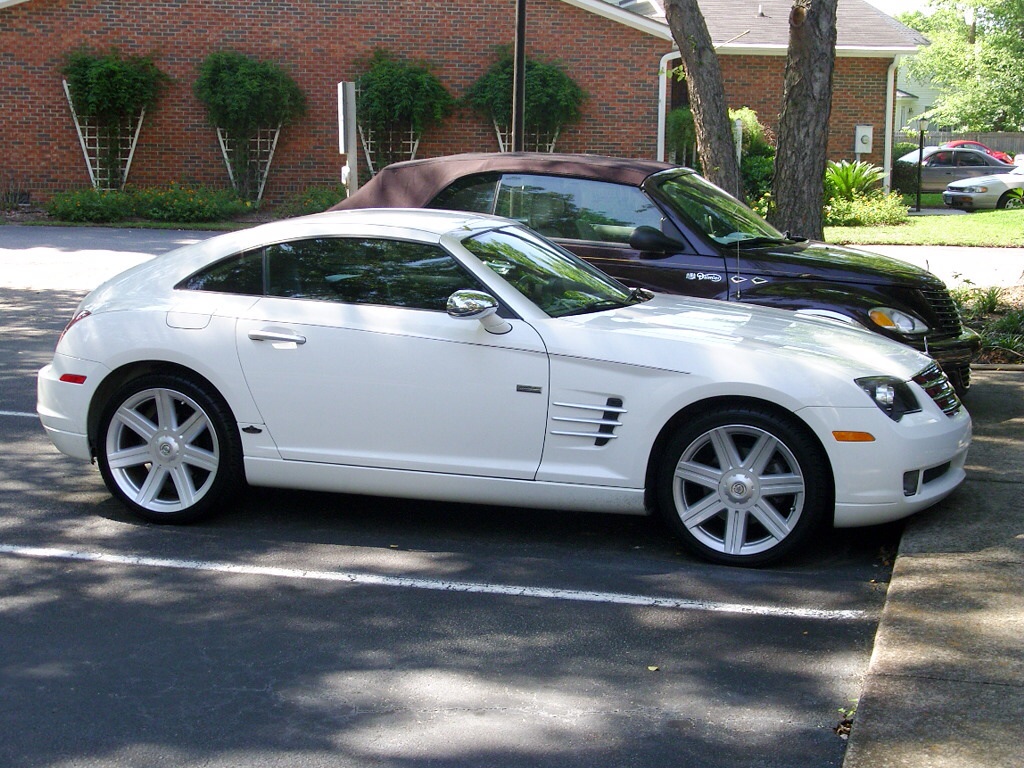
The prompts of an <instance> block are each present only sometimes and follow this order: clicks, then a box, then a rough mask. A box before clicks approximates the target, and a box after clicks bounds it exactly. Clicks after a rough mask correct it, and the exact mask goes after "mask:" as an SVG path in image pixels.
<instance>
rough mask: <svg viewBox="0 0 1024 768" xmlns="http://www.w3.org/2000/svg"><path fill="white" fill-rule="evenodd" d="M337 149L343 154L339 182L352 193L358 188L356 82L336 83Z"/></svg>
mask: <svg viewBox="0 0 1024 768" xmlns="http://www.w3.org/2000/svg"><path fill="white" fill-rule="evenodd" d="M338 149H339V151H340V152H341V154H343V155H344V156H345V166H344V167H343V168H342V170H341V182H342V184H344V185H345V186H346V187H347V188H348V194H349V195H352V194H353V193H354V192H355V191H356V190H357V189H359V171H358V168H357V161H358V159H359V137H358V134H357V132H356V84H355V83H338Z"/></svg>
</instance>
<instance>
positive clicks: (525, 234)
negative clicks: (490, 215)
mask: <svg viewBox="0 0 1024 768" xmlns="http://www.w3.org/2000/svg"><path fill="white" fill-rule="evenodd" d="M462 244H463V245H464V246H465V247H466V249H467V250H468V251H469V252H470V253H472V254H473V255H474V256H476V257H477V258H478V259H480V261H482V262H483V263H484V264H485V265H486V266H487V267H488V268H489V269H490V270H491V271H492V272H494V273H495V274H496V275H499V276H500V277H501V278H502V279H503V280H505V281H506V282H508V283H509V284H510V285H511V286H512V287H513V288H515V289H516V290H517V291H519V292H520V293H521V294H523V295H524V296H525V297H526V298H528V299H529V300H530V301H532V302H533V303H534V304H536V305H537V306H538V307H540V308H541V309H542V310H543V311H544V312H546V313H547V314H548V315H549V316H551V317H563V316H565V315H577V314H584V313H587V312H597V311H599V310H602V309H613V308H617V307H625V306H629V305H630V304H636V303H637V302H640V301H645V300H646V299H647V298H649V294H646V293H644V292H639V291H631V290H630V289H628V288H626V287H625V286H624V285H622V284H621V283H618V282H616V281H615V280H613V279H611V278H610V277H608V276H607V275H605V274H604V273H603V272H600V271H598V270H597V269H595V268H594V267H592V266H590V265H589V264H587V263H586V262H585V261H583V260H582V259H579V258H577V257H576V256H574V255H573V254H571V253H569V252H568V251H566V250H564V249H562V248H560V247H558V246H557V245H555V244H553V243H551V242H548V241H547V240H545V239H543V238H541V237H539V236H537V235H535V234H534V233H532V232H530V231H529V230H527V229H523V228H521V227H507V228H503V229H494V230H488V231H487V232H482V233H480V234H477V235H473V236H472V237H468V238H466V239H465V240H463V241H462Z"/></svg>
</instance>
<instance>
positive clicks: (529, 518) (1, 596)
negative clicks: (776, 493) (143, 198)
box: [0, 227, 1022, 768]
mask: <svg viewBox="0 0 1024 768" xmlns="http://www.w3.org/2000/svg"><path fill="white" fill-rule="evenodd" d="M30 229H37V228H27V227H26V228H12V227H0V264H2V266H3V271H2V273H0V274H2V275H3V278H2V280H0V283H2V284H0V309H2V313H0V316H2V320H0V338H2V342H0V364H2V369H0V370H2V373H0V446H2V447H3V449H2V451H0V573H3V575H4V578H3V579H2V581H0V613H2V618H3V623H2V629H0V658H2V659H4V661H3V663H2V664H0V732H2V733H3V734H4V738H3V739H0V764H2V765H10V766H43V765H45V766H57V765H60V766H63V765H69V766H70V765H75V766H135V765H157V764H173V765H181V766H238V765H246V766H292V765H295V766H299V765H301V766H318V765H324V766H326V765H331V766H342V765H352V766H357V765H358V766H368V765H379V766H417V765H445V766H457V765H465V766H481V765H495V766H498V765H502V766H503V765H509V766H532V765H536V766H547V765H558V766H575V765H579V766H593V765H615V766H620V765H621V766H633V765H635V766H660V765H665V766H670V765H671V766H678V765H700V766H709V767H713V766H737V767H739V766H743V767H747V766H780V767H782V766H785V767H786V768H788V767H790V766H795V767H798V766H808V767H811V766H814V767H815V768H818V767H820V766H839V765H842V764H843V763H844V760H847V763H848V764H849V765H855V766H856V768H862V767H865V766H874V765H884V764H887V761H888V764H891V765H937V766H938V765H941V766H945V765H950V766H952V765H957V766H971V765H979V766H981V765H986V766H990V765H998V766H1002V765H1007V766H1009V765H1016V766H1019V765H1020V764H1021V761H1017V762H1016V763H1013V762H1008V761H1010V760H1013V759H1014V758H1015V757H1018V756H1019V755H1020V753H1019V746H1016V743H1017V742H1016V741H1014V742H1012V743H1011V742H1009V741H1007V737H1009V736H1010V732H1009V730H1008V729H1009V727H1010V724H1011V723H1012V720H1010V719H1009V718H1010V717H1012V716H1013V715H1011V714H1010V713H1011V711H1013V712H1016V713H1019V711H1020V707H1019V704H1020V695H1021V690H1022V689H1021V687H1020V680H1021V676H1020V666H1019V664H1018V663H1017V662H1016V661H1015V660H1014V659H1016V658H1021V656H1020V655H1017V656H1013V655H1012V653H1013V649H1015V648H1016V649H1017V650H1019V649H1020V641H1019V638H1020V636H1021V635H1020V633H1017V634H1016V635H1015V636H1014V629H1013V628H1014V627H1018V628H1019V627H1020V619H1019V616H1020V614H1011V615H1007V616H999V614H998V609H997V607H996V606H995V605H993V601H994V600H995V598H996V597H997V593H994V592H992V591H991V590H994V589H997V588H998V589H1000V590H1002V591H1001V592H999V593H998V594H999V595H1002V594H1004V593H1005V592H1006V590H1008V589H1009V588H1010V586H1011V585H1012V584H1013V575H1014V574H1016V575H1017V577H1019V574H1020V566H1021V558H1020V553H1021V549H1020V541H1021V539H1020V527H1019V524H1020V518H1021V515H1022V513H1021V511H1020V509H1019V504H1018V505H1016V506H1015V507H1012V509H1013V510H1014V511H1013V512H1012V513H1011V512H1009V511H1008V510H1009V509H1010V508H1008V507H1007V504H1010V505H1012V504H1013V503H1014V502H1013V499H1014V498H1017V499H1019V495H1018V493H1019V488H1020V486H1019V483H1020V482H1021V480H1022V478H1021V476H1020V471H1019V467H1020V466H1021V464H1020V463H1019V461H1020V457H1021V453H1020V451H1019V450H1018V448H1019V440H1020V426H1019V424H1020V418H1021V415H1020V404H1019V394H1020V390H1019V389H1014V387H1017V386H1018V384H1017V382H1018V379H1017V378H1016V374H1001V373H996V372H991V373H982V374H981V375H980V376H979V378H978V384H977V386H976V390H975V392H974V393H972V398H976V407H977V412H978V414H979V415H980V416H981V417H982V418H983V419H984V421H982V422H979V440H980V442H979V446H980V447H979V449H978V451H977V453H972V466H971V477H970V479H969V481H968V483H967V485H965V487H964V488H963V489H961V490H960V491H959V492H958V493H957V494H956V495H954V497H952V498H951V499H950V500H949V501H948V502H947V503H944V504H942V505H940V506H939V507H937V508H936V509H935V510H933V511H930V512H927V513H925V514H924V515H921V516H919V517H918V518H917V519H915V520H914V521H913V523H912V524H911V527H910V530H911V532H912V533H913V537H909V538H908V537H904V539H903V547H904V549H903V550H902V552H901V556H900V559H899V560H897V559H896V557H895V555H896V550H897V547H898V546H900V536H901V533H902V530H903V529H902V526H888V527H885V528H880V529H869V530H866V531H853V532H851V531H846V532H840V533H834V534H832V535H831V536H829V537H828V538H827V539H826V540H823V541H821V542H820V543H819V546H816V547H814V548H813V551H810V552H807V553H805V554H803V555H802V556H801V557H799V558H797V559H796V560H794V561H792V562H789V563H786V564H785V565H784V566H782V567H778V568H773V569H767V570H763V571H747V570H738V569H729V568H717V567H713V566H708V565H706V564H703V563H699V562H696V561H694V560H691V559H689V558H688V557H687V556H685V555H683V554H682V553H680V552H679V551H677V548H676V547H675V546H674V545H673V542H672V540H671V538H670V537H669V536H667V535H666V533H665V531H664V530H662V529H661V528H660V526H659V525H657V524H656V523H654V522H653V521H649V520H637V519H632V518H619V517H611V516H592V515H591V516H587V515H564V514H552V513H543V512H530V511H523V510H507V509H494V508H487V507H474V506H468V505H467V506H453V505H442V504H424V503H418V502H399V501H394V500H380V499H368V498H362V497H349V496H341V495H327V494H306V493H286V492H278V491H259V492H252V493H250V494H248V495H247V496H246V497H245V498H244V499H242V500H241V503H240V504H239V505H238V506H237V507H236V508H235V509H232V510H229V511H226V512H225V513H224V514H223V515H221V516H219V517H217V518H215V519H214V520H212V521H210V522H209V523H206V524H202V525H197V526H192V527H187V528H165V527H159V526H151V525H144V524H140V523H139V522H137V521H136V520H134V519H133V518H131V517H130V516H129V515H127V514H126V513H125V512H124V510H123V509H121V508H120V507H119V505H117V504H116V503H115V502H114V501H113V500H112V499H111V498H110V497H109V495H108V494H107V493H106V491H105V489H104V488H103V486H102V483H101V481H100V479H99V476H98V473H97V472H96V470H95V468H92V467H88V466H85V465H82V464H80V463H78V462H74V461H71V460H69V459H65V458H64V457H62V456H60V455H59V454H58V453H57V452H56V451H55V450H54V449H52V447H50V446H49V444H48V442H47V441H46V438H45V436H44V435H43V434H42V431H41V429H40V428H39V426H38V422H37V421H35V419H34V417H33V415H32V411H33V409H34V381H33V376H34V372H35V370H37V369H38V367H39V366H41V365H42V364H43V363H45V362H46V360H47V359H48V356H49V354H50V353H51V352H52V348H53V344H54V342H55V340H56V335H57V334H58V333H59V331H60V328H61V327H62V326H63V324H64V322H65V321H66V320H67V319H68V318H69V317H70V314H71V311H72V309H73V307H74V305H75V303H76V302H77V300H78V298H79V297H80V296H81V295H82V294H83V293H84V290H85V289H86V288H87V287H89V286H90V285H93V284H95V283H97V282H99V281H100V280H102V279H103V278H105V277H106V276H108V274H110V273H113V272H116V271H118V270H119V269H121V268H123V267H125V266H129V265H130V263H132V262H133V261H137V260H139V259H140V258H144V255H143V254H145V253H147V252H159V251H161V250H166V249H168V248H170V247H173V246H174V245H175V244H177V243H178V242H180V241H181V240H187V239H191V238H194V237H197V236H202V235H193V234H188V233H153V232H140V233H137V234H135V235H133V234H131V231H130V230H97V231H92V232H90V231H82V230H74V229H72V230H65V231H59V232H46V231H39V232H34V233H32V232H25V231H24V230H30ZM46 229H51V228H41V230H46ZM41 240H42V241H43V242H40V241H41ZM1014 393H1016V394H1017V395H1018V398H1017V401H1015V400H1014V397H1013V395H1014ZM1015 402H1016V405H1014V403H1015ZM974 408H975V405H974V404H972V410H973V409H974ZM1008 445H1014V446H1017V448H1014V449H1012V450H1008V449H1007V448H1006V446H1008ZM1014 451H1017V452H1014ZM975 456H977V460H974V457H975ZM1008 460H1009V461H1011V462H1017V463H1016V464H1012V465H1011V466H1010V467H1009V468H1007V467H1006V466H1005V463H1006V462H1007V461H1008ZM1001 510H1002V511H1003V512H1004V514H1003V515H1002V517H1001V518H999V519H1000V520H1001V522H1000V524H999V525H998V526H993V525H988V524H986V521H987V520H989V519H991V518H992V517H993V516H996V517H998V516H999V514H1000V511H1001ZM979 511H980V512H984V517H982V516H981V515H980V514H978V513H979ZM935 526H939V528H938V531H936V530H935ZM961 527H962V528H964V529H966V530H967V531H969V532H970V536H969V537H967V538H964V537H962V536H961V537H958V535H957V534H958V533H959V529H960V528H961ZM939 531H941V533H940V532H939ZM1015 536H1016V538H1014V537H1015ZM951 541H953V542H959V543H958V544H956V545H951V544H950V542H951ZM908 542H909V543H908ZM1014 542H1016V543H1014ZM936 548H938V550H939V551H938V552H936V551H935V550H936ZM951 555H952V556H954V559H949V558H950V556H951ZM894 564H895V567H896V573H897V574H901V573H905V574H907V577H906V578H907V580H906V581H904V582H902V583H901V584H897V583H894V584H893V585H892V587H891V588H890V586H889V579H890V574H891V573H892V568H893V566H894ZM957 568H961V569H963V570H962V571H961V573H963V574H973V575H972V576H965V577H964V580H963V582H962V583H961V584H960V585H959V587H960V588H958V589H957V590H956V591H955V594H954V595H952V596H951V595H950V592H949V587H950V586H954V584H952V583H951V581H950V579H951V578H953V577H954V574H955V573H956V569H957ZM951 569H952V570H951ZM929 578H930V579H931V580H930V581H929V580H928V579H929ZM1017 583H1018V584H1019V581H1018V582H1017ZM937 584H938V585H943V586H942V588H941V589H940V588H939V587H937V586H936V585H937ZM922 597H931V598H934V599H935V600H937V601H939V602H940V603H941V605H942V606H943V610H942V611H941V612H939V611H936V610H935V608H934V607H931V608H929V607H928V606H927V604H925V606H924V607H923V608H922V607H919V606H920V602H919V601H920V599H921V598H922ZM957 597H960V598H961V599H959V600H957V599H956V598H957ZM947 598H948V599H947ZM1013 600H1016V602H1012V601H1013ZM943 601H945V602H943ZM1011 605H1017V606H1019V605H1020V600H1019V595H1018V596H1017V597H1016V598H1013V597H1011ZM921 611H925V612H927V616H923V615H921ZM930 616H934V617H935V618H934V621H930V620H929V619H928V617H930ZM886 617H888V619H889V620H888V622H885V621H883V623H882V625H881V628H880V624H879V622H880V620H882V619H885V618H886ZM986 622H995V623H994V624H990V623H986ZM929 629H930V630H931V631H930V632H928V631H926V630H929ZM876 632H878V638H879V642H878V643H876V642H875V638H876ZM944 643H946V645H944ZM948 643H952V644H953V645H948ZM937 648H938V649H941V653H938V654H937V653H936V649H937ZM908 654H909V655H908ZM914 654H916V655H914ZM972 658H978V659H982V660H984V661H985V663H984V665H982V666H980V667H978V668H973V667H969V665H968V662H969V661H970V659H972ZM958 674H959V675H960V676H961V677H960V678H959V679H958V677H957V675H958ZM963 675H968V677H966V678H964V677H963ZM940 683H941V685H938V684H940ZM965 685H966V686H968V687H964V686H965ZM929 686H930V687H929ZM956 690H960V691H963V692H965V694H966V695H969V697H970V701H971V702H972V704H973V705H972V707H971V710H970V715H971V716H970V717H965V716H964V713H962V712H961V713H959V719H957V720H956V721H955V722H957V723H963V726H964V727H963V729H962V730H961V731H960V733H962V734H963V738H962V739H961V741H962V742H963V743H960V742H957V740H956V737H955V734H956V729H954V728H949V727H947V729H946V733H945V734H944V735H943V738H942V739H939V738H933V739H932V740H929V736H927V735H925V736H922V735H921V734H922V732H924V731H923V729H921V730H919V729H916V728H915V729H910V728H909V726H910V724H914V725H918V724H920V725H921V726H923V725H925V723H923V722H920V721H922V720H923V717H922V714H921V713H923V712H927V710H928V707H929V706H934V707H936V709H935V712H936V713H937V714H938V713H941V715H940V716H942V717H945V718H946V722H947V723H949V722H952V721H951V720H950V719H949V718H951V717H957V715H958V713H957V711H956V710H955V708H953V705H954V704H955V703H957V698H956V694H955V691H956ZM939 693H941V694H942V695H939ZM997 698H1001V699H1002V702H1003V708H1000V709H999V710H994V709H991V707H992V706H993V701H994V700H995V699H997ZM858 702H859V705H858ZM1015 703H1016V707H1015V709H1014V710H1011V709H1010V708H1009V707H1010V706H1012V705H1014V704H1015ZM854 706H859V707H860V709H859V714H858V715H857V717H856V718H855V724H854V730H853V734H852V741H851V742H850V745H851V746H850V748H849V750H848V749H847V744H848V742H847V741H845V740H844V739H843V738H841V737H840V736H839V735H837V734H836V732H835V730H834V729H835V727H836V725H837V724H838V722H839V721H840V720H841V719H842V714H840V712H839V710H840V709H843V710H849V709H850V708H851V707H854ZM939 707H943V708H939ZM986 707H988V708H989V709H986ZM1018 722H1019V721H1018ZM901 724H907V726H908V727H907V728H904V729H901V728H900V725H901ZM929 733H930V734H931V735H934V733H935V731H934V729H931V730H930V732H929ZM986 744H987V747H986V746H985V745H986ZM1014 750H1017V751H1016V752H1015V751H1014ZM979 755H981V756H982V757H984V758H987V759H988V762H978V761H977V760H978V756H979ZM893 756H896V757H894V759H893V760H890V757H893ZM921 756H924V757H927V758H928V759H930V760H932V762H922V761H920V760H918V761H917V762H915V761H914V759H915V758H920V757H921ZM957 760H959V762H957ZM855 761H857V762H855Z"/></svg>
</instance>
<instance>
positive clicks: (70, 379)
mask: <svg viewBox="0 0 1024 768" xmlns="http://www.w3.org/2000/svg"><path fill="white" fill-rule="evenodd" d="M60 380H61V381H63V382H64V383H65V384H85V376H83V375H82V374H80V373H65V374H64V375H63V376H61V377H60Z"/></svg>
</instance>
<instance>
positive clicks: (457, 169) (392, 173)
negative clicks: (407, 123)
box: [331, 152, 674, 211]
mask: <svg viewBox="0 0 1024 768" xmlns="http://www.w3.org/2000/svg"><path fill="white" fill-rule="evenodd" d="M672 167H674V166H672V165H669V164H668V163H661V162H658V161H657V160H630V159H627V158H619V157H603V156H601V155H556V154H548V153H542V152H478V153H468V154H463V155H449V156H447V157H434V158H429V159H426V160H409V161H407V162H404V163H394V164H393V165H388V166H385V167H384V168H382V169H381V170H380V171H379V172H378V173H377V175H376V176H374V177H373V178H372V179H371V180H370V181H369V182H367V184H366V185H365V186H363V187H361V188H360V189H359V190H358V191H357V192H356V193H355V194H354V195H352V197H350V198H348V199H346V200H342V201H341V202H340V203H338V204H337V205H335V206H334V207H333V208H331V210H332V211H340V210H343V209H346V208H422V207H423V206H425V205H426V204H427V203H429V202H430V201H431V200H433V199H434V197H435V196H436V195H437V194H438V193H439V192H440V191H441V190H443V189H444V188H445V187H447V186H448V185H449V184H451V183H452V182H453V181H455V180H456V179H460V178H462V177H463V176H470V175H473V174H477V173H488V172H491V173H538V174H547V175H550V176H576V177H580V178H586V179H598V180H601V181H612V182H617V183H619V184H631V185H633V186H639V185H640V184H641V183H642V182H643V180H644V179H646V178H647V177H648V176H650V175H651V174H652V173H657V172H658V171H664V170H666V169H668V168H672Z"/></svg>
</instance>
